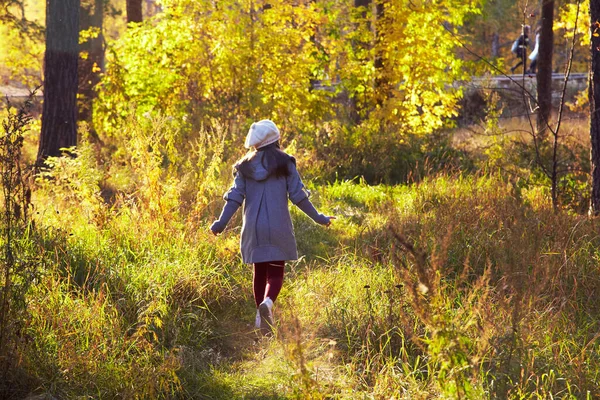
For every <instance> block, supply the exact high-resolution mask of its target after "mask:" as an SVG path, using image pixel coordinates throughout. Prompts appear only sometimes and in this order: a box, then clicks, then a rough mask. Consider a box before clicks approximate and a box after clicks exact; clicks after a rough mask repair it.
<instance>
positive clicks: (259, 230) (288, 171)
mask: <svg viewBox="0 0 600 400" xmlns="http://www.w3.org/2000/svg"><path fill="white" fill-rule="evenodd" d="M279 138H280V134H279V129H278V128H277V126H276V125H275V123H273V121H270V120H268V119H265V120H262V121H259V122H255V123H253V124H252V126H251V127H250V130H249V131H248V135H247V136H246V142H245V147H246V148H248V149H251V150H250V152H249V153H248V154H246V155H245V156H244V157H243V158H242V159H241V160H239V161H238V162H237V163H236V164H235V165H234V167H233V168H234V176H235V178H234V182H233V186H232V187H231V188H230V189H229V191H228V192H227V193H225V195H224V196H223V198H224V199H225V201H226V203H225V206H224V207H223V211H222V212H221V216H220V217H219V219H218V220H217V221H215V222H214V223H213V224H212V225H211V227H210V230H211V231H212V233H213V234H215V235H217V234H219V233H221V232H223V230H224V229H225V227H226V226H227V223H228V222H229V220H230V219H231V217H232V216H233V214H234V213H235V212H236V211H237V209H238V208H239V207H240V206H241V205H242V204H243V205H244V216H243V224H242V234H241V253H242V259H243V262H244V263H246V264H254V278H253V291H254V301H255V302H256V319H255V327H256V328H257V329H259V328H260V330H261V332H262V333H263V334H269V333H271V329H272V326H273V313H272V311H273V303H274V302H275V300H276V299H277V295H278V294H279V291H280V290H281V286H282V285H283V270H284V265H285V261H287V260H297V259H298V252H297V250H296V238H295V236H294V228H293V226H292V220H291V218H290V211H289V208H288V198H289V200H290V201H291V202H292V203H293V204H295V205H296V206H297V207H298V208H299V209H300V210H302V211H303V212H304V213H305V214H306V215H308V216H309V217H310V218H312V219H313V220H314V221H315V222H317V223H319V224H321V225H325V226H329V225H331V222H332V220H334V219H335V217H329V216H326V215H323V214H320V213H319V212H318V211H317V210H316V209H315V207H314V206H313V205H312V203H311V202H310V200H309V199H308V196H309V193H308V192H307V191H306V190H305V188H304V184H303V183H302V180H301V179H300V175H299V174H298V171H297V170H296V160H295V159H294V158H293V157H292V156H289V155H288V154H286V153H284V152H283V151H281V150H280V149H279Z"/></svg>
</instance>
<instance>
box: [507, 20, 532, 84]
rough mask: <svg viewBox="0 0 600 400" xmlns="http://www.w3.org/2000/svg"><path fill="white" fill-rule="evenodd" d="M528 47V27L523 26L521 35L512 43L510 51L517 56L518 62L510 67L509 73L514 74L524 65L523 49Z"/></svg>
mask: <svg viewBox="0 0 600 400" xmlns="http://www.w3.org/2000/svg"><path fill="white" fill-rule="evenodd" d="M528 46H529V25H525V26H523V33H522V34H521V36H519V38H518V39H517V40H515V42H514V43H513V46H512V49H511V51H512V52H513V53H514V54H515V55H516V56H517V59H518V60H519V62H517V64H516V65H513V66H512V67H510V72H511V73H514V72H515V69H517V68H518V67H519V66H520V65H522V64H524V63H525V56H526V54H525V49H526V48H527V47H528Z"/></svg>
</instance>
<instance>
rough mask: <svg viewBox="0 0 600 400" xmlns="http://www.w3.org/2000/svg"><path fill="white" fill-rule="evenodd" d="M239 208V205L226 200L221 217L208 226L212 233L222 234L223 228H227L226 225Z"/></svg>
mask: <svg viewBox="0 0 600 400" xmlns="http://www.w3.org/2000/svg"><path fill="white" fill-rule="evenodd" d="M240 206H241V204H240V203H238V202H236V201H233V200H228V201H227V202H226V203H225V206H224V207H223V211H221V216H219V219H218V220H216V221H215V222H213V224H212V225H211V226H210V230H211V231H212V233H214V234H215V235H216V234H218V233H221V232H223V231H224V230H225V227H227V223H228V222H229V220H230V219H231V217H233V214H235V212H236V211H237V209H238V208H240Z"/></svg>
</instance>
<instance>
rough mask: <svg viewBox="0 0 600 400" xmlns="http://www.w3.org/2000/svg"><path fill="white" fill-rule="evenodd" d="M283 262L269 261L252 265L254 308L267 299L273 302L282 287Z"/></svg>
mask: <svg viewBox="0 0 600 400" xmlns="http://www.w3.org/2000/svg"><path fill="white" fill-rule="evenodd" d="M284 266H285V261H269V262H262V263H256V264H254V281H253V288H254V301H255V302H256V307H258V306H259V305H260V303H262V302H263V300H264V299H266V298H267V297H269V298H270V299H271V300H273V302H275V299H277V295H278V294H279V291H280V290H281V286H282V285H283V269H284Z"/></svg>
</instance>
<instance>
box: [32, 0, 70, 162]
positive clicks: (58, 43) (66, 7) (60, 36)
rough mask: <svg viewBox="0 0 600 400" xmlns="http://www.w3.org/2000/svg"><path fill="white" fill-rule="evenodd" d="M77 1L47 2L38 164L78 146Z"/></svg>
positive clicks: (54, 0)
mask: <svg viewBox="0 0 600 400" xmlns="http://www.w3.org/2000/svg"><path fill="white" fill-rule="evenodd" d="M79 4H80V2H79V0H46V53H45V55H44V105H43V109H42V131H41V134H40V144H39V148H38V155H37V165H38V166H42V165H43V163H44V161H45V160H46V158H47V157H48V156H60V155H61V150H60V149H61V148H64V147H71V146H75V145H76V144H77V61H78V60H77V59H78V56H79V43H78V41H79Z"/></svg>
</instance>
